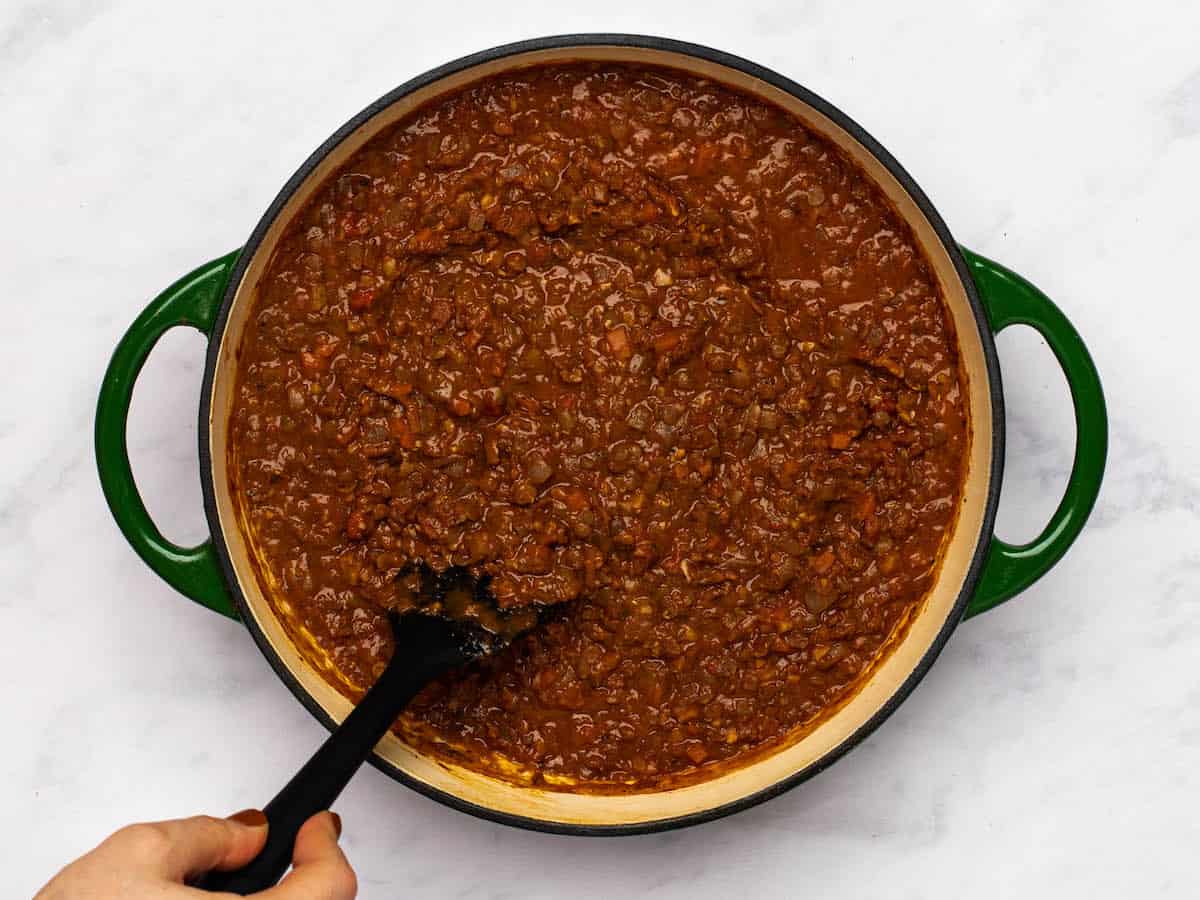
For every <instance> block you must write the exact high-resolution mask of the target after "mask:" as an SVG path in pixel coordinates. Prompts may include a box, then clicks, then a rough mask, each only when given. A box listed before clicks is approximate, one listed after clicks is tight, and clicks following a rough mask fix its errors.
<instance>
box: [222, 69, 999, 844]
mask: <svg viewBox="0 0 1200 900" xmlns="http://www.w3.org/2000/svg"><path fill="white" fill-rule="evenodd" d="M581 59H592V60H605V61H613V62H628V63H645V64H656V65H668V66H671V67H674V68H677V69H681V70H684V71H687V72H691V73H693V74H696V75H700V76H703V77H709V78H712V79H714V80H716V81H720V82H723V83H725V84H728V85H731V86H734V87H737V88H740V89H741V90H743V91H747V92H749V93H753V94H757V95H758V96H760V97H763V98H765V99H767V100H770V101H772V102H774V103H776V104H778V105H779V106H781V107H783V108H785V109H787V110H789V111H790V112H792V113H793V114H795V115H796V116H797V117H798V118H800V119H801V120H802V121H803V122H805V123H806V124H808V125H811V126H812V128H813V129H814V130H816V131H818V132H820V133H821V134H823V135H825V136H826V137H828V138H829V139H831V140H833V141H834V142H835V143H836V144H838V146H840V147H841V148H842V150H843V151H845V152H846V153H847V154H849V155H850V156H851V157H852V158H854V159H855V160H857V161H858V163H859V164H860V165H861V166H862V167H863V168H864V169H865V170H866V171H867V172H869V173H870V175H871V176H872V177H873V178H874V180H875V181H876V182H877V183H878V184H879V185H880V186H881V187H882V188H883V190H884V191H885V193H886V194H887V195H888V197H889V198H890V199H891V201H892V203H893V204H894V205H895V207H896V208H897V210H898V211H899V212H900V214H901V215H903V216H904V218H905V219H907V221H908V222H909V224H910V226H911V227H912V228H913V230H914V232H915V234H916V236H917V239H918V240H919V241H920V243H921V245H922V247H923V248H924V250H925V253H926V255H927V257H928V258H929V260H930V262H931V263H932V265H933V268H934V269H935V271H936V274H937V278H938V280H939V282H940V285H941V288H942V291H943V294H944V296H945V298H946V300H947V302H948V304H949V307H950V310H951V312H952V314H953V317H954V322H955V327H956V330H957V333H958V339H959V344H960V353H961V358H962V360H963V364H964V369H965V371H966V373H967V376H968V379H969V394H970V408H971V419H972V436H973V437H972V443H971V451H970V459H969V470H968V476H967V481H966V486H965V490H964V497H963V506H962V509H961V510H960V513H959V516H958V520H957V523H956V526H955V531H954V534H953V535H952V537H951V540H950V542H949V544H948V545H947V548H946V551H945V556H944V560H943V563H942V568H941V573H940V576H939V579H938V581H937V583H936V585H935V587H934V589H933V590H932V591H931V593H930V594H929V595H928V596H927V597H926V599H925V601H924V603H923V606H922V608H921V609H920V610H919V612H918V613H917V615H916V617H915V619H914V620H913V622H912V625H911V626H910V628H909V630H908V633H907V634H906V635H905V636H904V638H903V640H902V641H900V642H899V643H898V644H897V646H895V648H894V649H893V651H892V652H891V653H890V655H888V656H887V657H886V658H885V659H884V660H883V661H882V662H881V663H879V664H878V665H877V666H876V668H875V670H874V672H873V673H872V675H871V677H870V678H869V680H868V681H867V682H866V684H865V685H864V686H863V687H862V688H861V689H860V690H859V691H858V693H857V694H855V695H854V696H853V697H852V698H851V699H850V700H849V701H847V702H846V703H845V704H844V705H843V706H842V707H841V708H840V709H838V710H837V711H836V712H835V713H833V714H832V715H831V716H829V717H828V718H827V719H826V720H825V721H823V722H822V723H821V724H820V725H819V726H817V727H816V728H815V729H813V730H811V731H810V732H809V733H807V734H805V735H804V736H803V737H801V738H800V739H799V740H797V741H795V742H794V743H792V744H790V745H787V746H784V747H782V748H780V749H779V750H777V751H775V752H774V753H773V754H771V755H769V756H765V757H760V758H758V759H757V760H755V761H754V762H752V763H750V764H748V765H746V766H744V767H742V768H738V769H734V770H732V771H727V772H725V773H724V774H722V775H720V776H719V777H717V778H714V779H712V780H709V781H705V782H702V783H699V784H693V785H690V786H686V787H679V788H675V789H672V790H664V791H658V792H653V793H638V794H626V795H616V796H613V795H587V794H568V793H561V792H554V791H545V790H540V789H537V788H529V787H518V786H514V785H512V784H508V783H506V782H502V781H499V780H496V779H492V778H488V777H486V776H483V775H480V774H478V773H475V772H471V771H469V770H467V769H463V768H461V767H458V766H455V765H452V764H448V763H446V762H443V761H440V760H435V759H431V758H429V757H426V756H423V755H421V754H419V753H417V752H416V751H414V750H413V749H412V748H410V747H409V746H408V745H407V744H405V743H404V742H402V741H401V740H400V739H399V738H397V737H396V736H394V735H390V734H389V735H388V736H387V737H386V738H384V740H383V741H381V742H380V744H379V746H378V748H377V751H376V752H377V753H378V754H379V755H380V756H381V757H383V759H384V760H386V761H387V762H389V763H391V764H393V765H395V766H396V767H398V768H399V769H401V770H403V771H404V772H405V773H407V774H408V775H410V776H411V777H413V778H415V779H417V780H419V781H421V782H424V783H425V784H427V785H429V786H430V787H433V788H436V789H438V790H440V791H443V792H445V793H447V794H450V795H453V796H455V797H457V798H460V799H461V800H464V801H466V802H469V803H473V804H476V805H479V806H483V807H486V808H489V809H492V810H495V811H497V812H502V813H507V814H510V815H514V816H521V817H525V818H533V819H539V820H543V821H546V822H551V823H558V824H569V825H592V826H596V825H601V826H602V825H635V824H644V823H649V822H654V821H658V820H663V819H672V818H676V817H679V816H686V815H689V814H693V813H698V812H703V811H706V810H710V809H713V808H716V807H719V806H724V805H726V804H729V803H733V802H735V801H737V800H739V799H742V798H745V797H748V796H751V795H753V794H756V793H758V792H759V791H762V790H764V789H766V788H769V787H771V786H772V785H774V784H776V783H777V782H779V781H781V780H783V779H785V778H787V777H789V776H791V775H793V774H794V773H796V772H799V771H801V770H804V769H806V768H808V767H809V766H811V765H813V764H814V763H816V762H818V761H819V760H821V759H822V758H823V757H825V756H826V755H828V754H829V753H830V752H832V751H834V750H835V749H836V748H837V747H838V746H839V745H841V744H842V743H843V742H845V741H846V740H848V739H849V738H850V737H851V736H852V735H853V734H854V733H855V732H856V731H858V730H859V729H860V728H861V727H862V726H863V725H864V724H865V723H866V722H867V721H868V720H870V719H871V718H872V716H874V714H875V713H876V712H878V711H879V709H880V708H881V707H882V706H883V705H884V704H885V703H886V702H887V701H888V699H889V698H890V697H891V696H892V695H893V694H894V693H895V692H896V690H897V689H898V688H899V687H900V685H902V684H903V683H904V682H905V680H906V679H907V678H908V677H909V675H911V674H912V672H913V670H914V669H915V667H916V666H917V665H918V664H919V662H920V660H921V659H922V658H923V657H924V655H925V653H926V651H927V650H928V649H929V648H930V646H931V644H932V642H933V641H934V640H935V638H936V636H937V635H938V633H939V631H940V630H941V628H942V626H943V625H944V623H945V621H946V619H947V616H948V615H949V614H950V612H951V610H952V608H953V606H954V603H955V600H956V599H957V596H958V594H959V590H960V587H961V585H962V583H963V581H964V579H965V577H966V575H967V571H968V568H969V566H970V563H971V559H972V556H973V555H974V553H975V550H976V544H977V541H978V539H979V536H980V534H981V529H982V524H983V519H984V513H985V507H986V498H987V494H988V487H989V484H988V481H989V477H990V474H989V473H990V471H991V462H992V460H991V454H992V447H993V440H992V427H991V423H992V408H991V398H990V395H989V393H988V375H987V370H986V366H985V357H984V351H983V346H982V344H981V342H980V338H979V334H978V330H977V326H976V323H975V318H974V315H973V313H972V310H971V307H970V305H969V303H968V301H967V297H966V294H965V292H964V290H963V287H962V284H961V282H960V280H959V278H958V275H957V273H956V271H955V269H954V266H953V264H952V262H951V260H950V257H949V255H948V254H947V253H946V251H945V249H944V247H943V246H942V244H941V242H940V241H939V239H938V237H937V235H936V233H935V232H934V230H933V228H932V226H931V225H930V223H929V222H928V221H927V220H926V218H925V216H924V214H923V213H922V212H921V211H920V209H919V208H918V206H917V205H916V203H915V202H914V201H913V200H912V198H911V197H910V196H909V195H908V194H907V192H905V190H904V189H903V187H902V186H901V185H900V183H899V182H897V181H896V179H895V178H894V177H893V176H892V175H891V173H890V172H889V171H888V170H887V169H886V168H885V167H884V166H883V165H882V164H880V163H879V162H878V161H877V160H876V159H875V158H874V157H873V156H872V155H871V154H870V153H868V152H867V151H866V150H865V149H864V148H863V147H862V146H861V145H860V144H859V143H858V142H857V141H856V140H855V139H854V138H853V137H852V136H851V135H850V134H849V133H848V132H846V131H845V130H843V129H842V128H841V127H840V126H838V125H837V124H836V123H834V122H833V121H832V120H830V119H829V118H827V117H826V116H824V115H823V114H821V113H820V112H819V111H817V110H815V109H813V108H812V107H810V106H808V105H807V104H805V103H803V102H802V101H800V100H798V99H797V98H795V97H793V96H791V95H790V94H788V93H786V92H784V91H782V90H780V89H778V88H776V87H774V86H772V85H770V84H767V83H765V82H763V81H761V80H759V79H756V78H753V77H751V76H749V75H747V74H745V73H743V72H741V71H738V70H736V69H731V68H727V67H725V66H721V65H718V64H715V63H712V62H709V61H706V60H701V59H697V58H695V57H691V56H687V55H684V54H679V53H673V52H665V51H661V50H649V49H644V48H631V47H619V46H585V47H567V48H555V49H550V50H538V51H532V52H525V53H521V54H518V55H513V56H509V57H505V58H503V59H499V60H493V61H490V62H487V63H483V64H480V65H477V66H475V67H472V68H470V69H467V70H464V71H460V72H458V73H456V74H454V75H451V76H448V77H446V78H444V79H442V80H441V81H438V82H436V83H435V84H433V85H430V86H427V87H425V88H423V89H421V90H419V91H417V92H415V93H413V94H410V95H409V96H407V97H404V98H402V99H400V100H399V101H397V102H395V103H393V104H392V105H391V106H389V107H387V108H386V109H384V110H382V111H381V112H379V113H377V114H376V115H375V116H374V117H373V118H371V119H370V120H369V121H368V122H366V123H365V124H363V125H362V126H360V127H359V128H358V129H357V130H356V131H355V132H354V133H353V134H351V135H350V136H349V137H348V138H347V139H345V140H344V141H343V142H342V143H341V144H340V145H339V146H338V147H337V148H335V150H334V151H333V152H332V153H330V154H329V155H327V156H326V157H325V159H324V160H322V162H321V163H320V164H319V165H318V166H317V167H316V169H315V170H314V171H313V172H312V173H311V174H310V175H309V176H308V178H307V180H306V181H305V183H304V184H303V185H302V186H301V188H300V189H299V190H297V191H296V192H295V193H294V195H293V196H292V198H291V200H290V201H289V202H288V204H287V205H286V206H285V208H284V209H283V211H282V213H281V214H280V215H279V216H277V217H276V219H275V221H274V223H273V224H272V226H271V228H270V230H269V231H268V233H267V235H266V237H265V239H264V240H263V242H262V244H261V245H260V247H259V249H258V251H257V253H256V254H255V257H254V259H252V260H251V261H250V264H249V266H248V267H247V269H246V272H245V275H244V277H243V279H242V282H241V284H240V286H239V288H238V291H237V295H236V297H235V299H234V304H233V308H232V310H231V312H230V315H229V320H228V323H227V326H226V328H225V331H224V334H223V337H222V344H221V347H220V350H219V356H218V361H217V372H216V377H214V379H213V383H212V385H213V386H212V392H213V393H212V397H211V406H210V409H211V410H212V414H211V419H210V421H209V423H208V427H209V436H210V446H211V447H212V466H213V471H212V473H211V474H212V478H213V484H214V486H215V494H216V500H217V512H218V515H219V518H220V523H221V530H222V532H223V534H224V537H225V540H226V542H227V544H228V547H229V552H230V555H231V557H232V559H233V563H234V569H235V571H236V574H237V578H238V581H239V583H240V585H241V588H242V590H243V592H244V593H245V596H246V599H247V601H248V604H249V606H250V609H251V611H252V613H253V616H254V618H255V620H256V622H257V624H258V627H259V628H260V629H261V630H262V632H263V633H264V634H265V636H266V638H267V640H268V641H269V642H270V644H271V646H272V648H273V649H274V651H275V652H276V653H277V654H278V656H279V657H280V658H281V659H282V660H283V661H284V663H285V665H286V666H287V668H288V669H289V670H290V671H291V673H292V674H293V676H294V677H295V678H296V679H297V681H298V682H299V683H300V684H301V685H302V687H303V689H304V690H305V691H306V692H308V693H309V694H310V695H311V696H312V697H313V698H314V699H315V701H316V702H317V703H318V704H319V705H320V706H321V707H322V708H323V709H324V710H325V711H326V713H328V715H329V716H330V717H332V718H333V719H334V720H337V721H340V720H341V719H342V718H343V717H344V716H345V715H346V714H347V713H348V712H349V710H350V708H351V705H350V702H349V701H348V700H346V699H345V698H344V697H342V696H341V694H339V693H338V692H337V691H336V690H335V689H334V688H333V687H331V686H330V685H329V684H328V683H327V682H326V681H325V680H324V679H323V678H322V677H321V675H320V674H319V673H318V672H317V671H316V670H315V669H313V668H312V667H311V666H309V665H308V664H307V663H305V661H304V659H303V657H302V656H301V654H300V652H299V651H298V650H297V648H296V647H295V646H294V645H293V643H292V641H291V640H290V638H289V637H288V635H287V633H286V632H285V631H284V628H283V626H282V625H281V624H280V622H279V620H278V619H277V618H276V616H275V615H274V613H273V612H272V609H271V606H270V604H269V603H268V602H267V599H266V597H265V596H264V594H263V590H262V588H261V586H260V584H259V581H258V578H257V577H256V575H255V571H254V568H253V566H252V565H251V555H250V552H249V548H248V547H247V543H246V540H245V537H244V535H243V533H242V530H241V528H240V527H239V524H238V517H237V515H236V514H235V508H234V504H233V500H232V497H231V495H230V489H229V478H228V472H227V465H226V430H227V422H228V417H229V410H230V408H231V405H232V400H233V384H234V378H233V375H234V369H235V365H236V353H237V348H238V346H239V345H240V342H241V336H242V332H243V328H244V325H245V323H246V320H247V314H248V311H249V310H250V308H251V306H252V304H253V300H254V294H255V290H256V287H257V284H258V281H259V279H260V277H261V275H262V273H263V271H264V269H265V267H266V265H267V263H268V262H269V261H270V255H271V251H272V248H273V247H274V245H275V242H276V241H277V240H278V238H279V236H280V233H281V232H282V230H283V229H284V227H285V225H286V223H287V222H288V221H289V220H290V219H291V217H292V215H293V214H294V213H295V212H296V210H297V209H298V208H299V207H300V206H302V205H303V204H304V203H305V202H306V201H307V199H308V197H309V196H310V195H311V193H312V192H313V191H314V190H315V189H316V188H317V187H318V186H319V185H320V184H321V183H322V181H324V179H325V178H326V177H327V176H328V175H329V174H331V173H332V172H333V171H334V170H335V169H337V168H338V166H340V165H341V164H342V162H343V161H345V160H346V158H347V157H349V156H350V155H352V154H353V153H354V152H356V151H357V150H358V149H359V148H360V147H361V146H362V145H363V144H364V143H365V142H366V141H367V140H369V139H370V138H371V137H373V136H374V135H375V134H377V133H378V132H379V130H380V129H383V128H386V127H387V126H388V125H390V124H392V123H393V122H395V121H396V120H397V119H399V118H401V117H403V116H404V115H406V114H407V113H408V112H409V111H411V110H412V109H414V108H415V107H417V106H419V105H421V104H422V103H424V102H425V101H427V100H428V99H430V98H431V97H434V96H437V95H439V94H442V93H445V92H447V91H451V90H454V89H456V88H458V87H460V86H462V85H464V84H467V83H469V82H472V81H475V80H477V79H479V78H482V77H486V76H488V75H491V74H495V73H497V72H499V71H502V70H506V69H511V68H517V67H522V66H528V65H536V64H540V63H547V62H564V61H572V60H581Z"/></svg>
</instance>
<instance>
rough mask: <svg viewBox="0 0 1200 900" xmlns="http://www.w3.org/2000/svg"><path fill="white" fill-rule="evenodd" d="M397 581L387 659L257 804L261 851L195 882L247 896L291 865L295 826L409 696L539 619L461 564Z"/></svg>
mask: <svg viewBox="0 0 1200 900" xmlns="http://www.w3.org/2000/svg"><path fill="white" fill-rule="evenodd" d="M399 582H400V583H401V586H402V587H403V588H406V590H403V591H402V594H404V595H405V596H404V599H403V605H404V610H405V611H403V612H400V611H393V612H391V613H390V614H389V618H390V619H391V622H392V633H393V635H394V636H395V650H394V652H393V653H392V659H391V662H389V663H388V666H387V668H386V669H384V670H383V674H382V675H380V676H379V678H378V679H377V680H376V682H375V684H374V685H373V686H372V687H371V689H370V690H369V691H367V693H366V694H365V695H364V696H363V698H362V699H361V700H360V701H358V705H356V706H355V707H354V709H353V710H352V711H351V713H350V715H348V716H347V717H346V718H345V720H344V721H343V722H342V724H341V725H340V726H339V727H338V729H337V730H336V731H334V732H333V734H331V735H330V736H329V738H328V739H327V740H326V741H325V743H324V744H322V745H321V747H320V749H319V750H317V752H316V753H314V754H313V755H312V758H311V759H309V761H308V762H306V763H305V764H304V767H303V768H301V769H300V771H299V772H297V773H296V775H295V777H294V778H292V780H291V781H289V782H288V783H287V786H286V787H284V789H283V790H281V791H280V792H279V793H278V794H276V795H275V798H274V799H273V800H272V801H271V802H270V803H268V804H267V805H266V806H265V807H263V812H264V813H265V814H266V816H267V822H268V823H269V825H270V828H269V831H268V833H267V843H266V846H265V847H263V850H262V852H261V853H259V855H258V856H256V857H255V858H254V859H253V860H252V861H251V862H250V863H249V864H248V865H247V866H245V867H244V868H242V869H237V870H235V871H232V872H209V873H207V874H206V875H205V876H203V877H202V878H200V879H199V880H198V881H197V882H196V884H195V886H196V887H199V888H203V889H205V890H208V891H228V892H231V893H234V894H241V895H245V894H250V893H253V892H255V891H261V890H263V889H265V888H268V887H270V886H271V885H273V884H275V882H277V881H278V880H279V879H280V878H281V877H282V876H283V873H284V872H286V871H287V868H288V866H289V865H290V864H291V860H292V845H293V844H294V843H295V840H296V833H297V832H298V831H299V830H300V826H301V825H303V824H304V823H305V822H306V821H307V820H308V819H309V817H310V816H313V815H315V814H316V813H319V812H321V811H322V810H326V809H329V807H330V806H331V805H332V804H333V801H334V800H336V799H337V796H338V795H339V794H340V793H341V792H342V789H343V788H344V787H345V786H346V784H347V783H348V782H349V781H350V778H351V776H353V775H354V773H355V772H357V771H358V768H359V766H361V765H362V764H363V762H364V761H365V760H366V758H367V757H368V756H369V755H370V753H371V750H372V749H374V747H375V745H376V744H377V743H378V742H379V739H380V738H382V737H383V736H384V735H385V734H386V733H387V731H388V729H389V728H390V727H391V726H392V723H393V722H394V721H395V720H396V717H397V716H398V715H400V713H401V712H402V711H403V710H404V708H405V707H406V706H407V705H408V703H409V701H410V700H412V698H413V697H415V696H416V695H417V694H418V693H419V692H420V691H421V689H422V688H423V687H425V685H426V684H428V683H429V682H430V681H432V680H433V679H434V678H437V677H438V676H439V675H443V674H445V673H446V672H448V671H450V670H451V669H454V668H457V667H459V666H462V665H465V664H466V663H468V662H471V661H472V660H475V659H479V658H480V657H481V656H485V655H487V654H489V653H493V652H495V651H496V650H498V649H499V648H501V647H503V646H505V645H507V644H508V643H509V642H511V641H512V639H513V638H515V637H516V636H518V635H519V634H521V633H523V632H524V631H526V630H528V629H529V628H531V627H532V626H533V625H535V624H537V622H538V620H539V616H538V614H537V613H536V612H535V611H533V610H530V609H525V610H519V611H516V612H512V613H503V612H500V611H499V610H497V609H496V608H495V605H494V601H493V599H492V597H491V594H490V592H489V591H488V589H487V585H486V583H484V582H478V581H476V580H475V579H474V578H472V576H471V575H470V573H469V572H468V571H467V570H466V569H463V568H461V567H457V566H456V567H453V568H451V569H448V570H447V571H445V572H443V573H440V574H437V573H434V572H433V571H432V570H430V569H429V568H427V567H425V566H421V567H417V568H413V569H410V570H409V571H408V572H406V573H404V574H403V575H402V576H401V578H400V579H399Z"/></svg>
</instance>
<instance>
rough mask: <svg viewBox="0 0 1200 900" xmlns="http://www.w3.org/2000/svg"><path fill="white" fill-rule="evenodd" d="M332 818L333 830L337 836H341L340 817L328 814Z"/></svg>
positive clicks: (333, 813)
mask: <svg viewBox="0 0 1200 900" xmlns="http://www.w3.org/2000/svg"><path fill="white" fill-rule="evenodd" d="M330 815H331V816H333V830H334V831H336V832H337V836H338V837H339V838H340V837H341V836H342V817H341V816H339V815H338V814H337V813H335V812H331V813H330Z"/></svg>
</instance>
